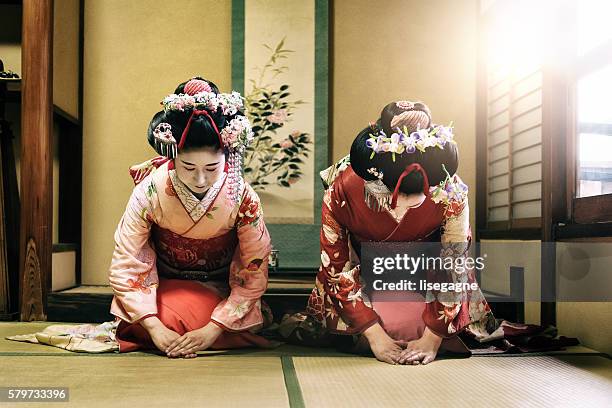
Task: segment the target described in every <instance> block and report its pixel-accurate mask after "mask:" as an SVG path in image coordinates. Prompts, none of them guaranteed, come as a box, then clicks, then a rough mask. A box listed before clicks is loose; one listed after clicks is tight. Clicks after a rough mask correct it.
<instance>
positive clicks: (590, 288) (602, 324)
mask: <svg viewBox="0 0 612 408" xmlns="http://www.w3.org/2000/svg"><path fill="white" fill-rule="evenodd" d="M610 265H612V239H610V238H601V239H599V240H597V241H593V240H589V241H585V240H581V242H571V243H570V242H561V243H559V244H558V246H557V276H558V281H557V288H558V291H559V294H560V296H561V297H562V299H567V298H566V297H565V296H572V297H574V299H579V300H606V299H610V294H611V292H612V274H611V273H610V270H611V266H610ZM610 316H612V302H566V301H560V302H557V327H558V328H559V332H560V333H561V334H563V335H565V336H570V337H577V338H578V339H579V340H580V341H581V342H582V344H584V345H585V346H587V347H591V348H594V349H596V350H599V351H602V352H605V353H608V354H612V319H610Z"/></svg>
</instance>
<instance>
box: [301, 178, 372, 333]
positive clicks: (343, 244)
mask: <svg viewBox="0 0 612 408" xmlns="http://www.w3.org/2000/svg"><path fill="white" fill-rule="evenodd" d="M345 212H346V201H345V199H344V198H343V196H342V193H341V192H340V191H338V183H334V184H332V185H331V186H330V188H328V189H327V191H326V192H325V195H324V198H323V206H322V209H321V217H322V218H321V235H320V243H321V267H320V270H319V273H318V275H317V288H315V290H317V291H319V292H321V291H322V292H323V293H321V294H320V295H323V296H324V297H325V299H326V301H329V302H331V305H327V306H326V307H325V308H326V309H328V311H321V312H327V319H328V324H327V326H328V327H329V328H331V329H334V330H335V331H339V332H342V331H350V332H351V333H361V332H363V331H364V330H366V329H367V328H369V327H370V326H372V325H373V324H375V323H377V322H378V320H379V318H378V315H377V314H376V312H374V310H373V309H372V308H371V307H370V306H369V301H368V300H367V298H366V297H365V295H364V294H363V293H362V282H361V279H360V268H359V265H358V266H356V267H354V268H351V262H350V259H349V254H350V248H349V238H348V229H347V228H346V226H345V225H343V223H342V219H343V218H344V217H343V214H344V213H345ZM311 300H312V297H311ZM311 303H313V302H312V301H311V302H309V308H310V309H311V310H314V309H315V308H313V305H312V304H311ZM324 303H327V302H324ZM336 313H337V314H338V315H339V317H340V319H337V321H336V316H334V315H335V314H336ZM346 325H348V326H349V327H346Z"/></svg>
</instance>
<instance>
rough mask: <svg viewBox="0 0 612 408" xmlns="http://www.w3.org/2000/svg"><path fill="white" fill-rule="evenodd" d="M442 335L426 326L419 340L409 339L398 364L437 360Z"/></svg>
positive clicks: (423, 362) (415, 363)
mask: <svg viewBox="0 0 612 408" xmlns="http://www.w3.org/2000/svg"><path fill="white" fill-rule="evenodd" d="M441 343H442V337H440V336H438V335H437V334H435V333H434V332H432V331H431V330H429V328H426V329H425V331H424V332H423V335H422V336H421V338H420V339H418V340H412V341H409V342H408V343H407V344H406V349H405V350H403V351H402V352H401V354H400V356H399V358H398V361H397V362H398V364H408V365H417V364H429V363H431V362H432V361H434V360H435V358H436V355H437V354H438V349H439V348H440V344H441Z"/></svg>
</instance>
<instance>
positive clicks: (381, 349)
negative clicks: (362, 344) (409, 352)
mask: <svg viewBox="0 0 612 408" xmlns="http://www.w3.org/2000/svg"><path fill="white" fill-rule="evenodd" d="M363 335H364V336H365V337H366V339H367V340H368V343H370V349H371V350H372V353H374V356H375V357H376V359H377V360H379V361H382V362H385V363H389V364H397V362H398V360H399V357H400V355H401V352H402V345H405V344H406V343H405V342H403V341H396V340H393V339H392V338H391V337H390V336H389V335H388V334H387V332H386V331H385V330H384V329H383V328H382V326H381V325H380V324H378V323H376V324H375V325H373V326H371V327H369V328H368V329H366V330H365V331H364V332H363Z"/></svg>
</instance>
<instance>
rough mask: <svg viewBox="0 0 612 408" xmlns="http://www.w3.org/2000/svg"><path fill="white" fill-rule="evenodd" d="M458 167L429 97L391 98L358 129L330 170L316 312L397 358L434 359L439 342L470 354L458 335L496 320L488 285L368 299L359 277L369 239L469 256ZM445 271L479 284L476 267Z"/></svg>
mask: <svg viewBox="0 0 612 408" xmlns="http://www.w3.org/2000/svg"><path fill="white" fill-rule="evenodd" d="M457 167H458V154H457V146H456V143H455V141H454V140H453V129H452V128H451V127H447V126H440V125H435V124H433V123H432V121H431V114H430V111H429V109H428V108H427V106H426V105H424V104H422V103H413V102H409V101H399V102H393V103H391V104H389V105H387V106H386V107H385V108H384V109H383V110H382V113H381V117H380V118H379V120H378V121H377V122H376V124H371V125H370V126H369V127H367V128H365V129H363V130H362V131H361V132H360V133H359V134H358V135H357V137H356V139H355V141H354V142H353V145H352V148H351V153H350V157H348V156H347V157H346V158H345V159H344V160H342V161H340V162H339V163H338V164H336V165H335V166H332V167H331V168H330V169H328V170H327V171H325V172H324V173H323V174H322V176H323V177H324V182H326V184H327V185H329V187H328V188H327V190H326V192H325V195H324V200H323V207H322V221H321V222H322V228H321V236H320V241H321V268H320V270H319V273H318V275H317V278H316V286H315V288H314V290H313V292H312V294H311V296H310V299H309V302H308V307H307V310H306V311H307V315H308V316H309V318H308V319H314V320H315V321H316V322H318V324H319V325H320V326H321V327H323V328H324V330H325V331H326V332H327V333H331V334H333V335H334V336H333V337H334V338H335V339H336V340H337V339H338V338H343V339H344V340H347V339H348V340H350V341H351V342H352V343H351V344H352V346H353V348H352V349H353V350H354V351H359V350H363V349H369V350H371V351H372V352H373V354H374V355H375V356H376V357H377V358H378V359H379V360H381V361H385V362H388V363H390V364H419V363H423V364H427V363H429V362H431V361H433V360H434V359H435V357H436V355H437V353H438V350H439V348H440V347H441V346H442V347H444V348H447V349H449V350H453V351H461V350H463V351H466V352H467V349H466V348H465V346H464V345H463V343H462V342H461V341H459V340H458V339H457V337H456V335H457V333H459V332H461V331H463V330H470V331H471V332H472V334H474V335H475V336H476V337H478V336H484V335H485V334H487V330H486V329H487V326H490V325H492V324H494V319H493V316H492V314H491V313H490V309H489V306H488V304H487V302H486V300H485V299H484V297H483V295H482V293H481V291H480V289H477V290H465V291H462V292H440V291H437V292H435V291H428V292H427V293H426V296H425V297H423V296H421V295H419V294H418V293H404V294H402V296H404V297H403V298H402V299H400V300H396V301H379V300H380V299H376V298H371V299H370V298H369V297H368V295H367V294H366V291H365V290H364V289H365V287H364V282H363V279H362V276H360V265H359V259H358V258H359V254H360V247H361V244H362V243H364V242H414V241H438V242H441V245H442V251H443V254H442V255H443V256H452V257H463V256H465V254H466V251H467V248H468V245H469V242H470V240H471V234H470V227H469V209H468V198H467V186H466V185H465V184H464V183H463V182H462V181H461V179H460V178H459V176H458V175H456V174H455V172H456V170H457ZM443 273H444V274H455V275H454V276H450V275H446V276H445V278H444V279H446V280H447V281H450V282H456V283H461V282H464V283H475V282H476V281H475V278H474V274H473V271H466V272H465V273H459V274H457V273H456V272H448V271H443ZM465 286H469V285H465ZM419 296H421V297H420V298H419ZM343 343H346V341H343Z"/></svg>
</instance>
